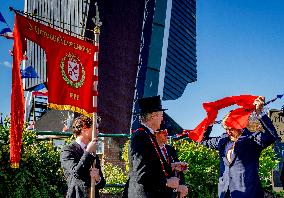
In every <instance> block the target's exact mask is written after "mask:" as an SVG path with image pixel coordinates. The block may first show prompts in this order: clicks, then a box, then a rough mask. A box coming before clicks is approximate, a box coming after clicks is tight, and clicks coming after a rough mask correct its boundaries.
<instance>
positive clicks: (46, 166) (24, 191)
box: [0, 123, 66, 198]
mask: <svg viewBox="0 0 284 198" xmlns="http://www.w3.org/2000/svg"><path fill="white" fill-rule="evenodd" d="M36 138H37V135H36V133H35V132H34V131H26V130H24V131H23V137H22V154H21V159H20V168H16V169H13V168H11V167H10V145H9V123H5V125H4V126H3V127H0V140H1V143H0V161H1V164H0V181H1V182H0V197H15V198H21V197H23V198H26V197H30V198H36V197H41V198H42V197H43V198H44V197H46V198H49V197H64V196H63V195H64V192H65V190H66V182H65V180H64V177H63V172H62V170H61V168H60V159H59V158H60V152H59V150H57V149H56V148H54V147H53V144H52V142H51V141H38V140H37V139H36Z"/></svg>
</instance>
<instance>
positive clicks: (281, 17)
mask: <svg viewBox="0 0 284 198" xmlns="http://www.w3.org/2000/svg"><path fill="white" fill-rule="evenodd" d="M283 52H284V1H283V0H272V1H268V0H234V1H228V0H206V1H202V0H200V1H197V76H198V79H197V81H196V82H194V83H191V84H188V86H187V88H186V90H185V92H184V94H183V95H182V97H181V98H179V99H177V100H174V101H166V102H164V103H163V104H164V106H165V107H167V108H168V109H169V110H168V111H167V113H168V114H169V115H170V116H172V118H174V119H175V120H176V121H177V123H178V124H180V125H181V126H182V127H183V128H187V129H193V128H195V127H196V126H197V124H198V123H199V122H200V121H202V120H203V118H205V116H206V113H205V111H204V109H203V107H202V103H203V102H210V101H215V100H218V99H221V98H223V97H226V96H232V95H241V94H252V95H263V96H265V97H266V99H267V100H270V99H273V98H274V97H276V95H277V94H284V61H283V59H284V56H283ZM283 105H284V98H282V99H280V100H277V101H276V102H274V103H271V104H270V105H269V106H268V107H269V108H270V109H273V108H274V109H281V107H282V106H283ZM232 108H234V107H232ZM229 110H230V108H226V109H223V110H221V111H220V115H219V116H218V119H221V118H222V117H223V116H224V115H225V113H228V111H229ZM214 128H215V132H216V134H220V133H222V132H223V131H222V132H219V131H220V130H219V129H220V127H219V126H217V127H214ZM216 130H217V131H216ZM218 130H219V131H218Z"/></svg>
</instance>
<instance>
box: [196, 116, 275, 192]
mask: <svg viewBox="0 0 284 198" xmlns="http://www.w3.org/2000/svg"><path fill="white" fill-rule="evenodd" d="M260 122H261V124H262V126H263V129H264V130H265V132H255V133H251V132H250V131H249V130H248V129H246V128H245V129H244V130H243V133H242V135H241V136H240V137H239V139H238V140H237V141H236V143H235V147H234V153H233V155H232V161H231V163H229V161H228V160H227V157H226V152H227V150H228V145H230V144H232V142H231V140H230V139H229V137H228V135H227V134H223V135H222V136H220V137H210V138H209V134H210V132H211V130H212V127H209V128H208V130H207V132H206V133H205V137H204V139H203V141H202V142H201V143H202V144H203V145H205V146H207V147H209V148H212V149H216V150H218V151H219V156H220V176H219V183H218V195H219V197H220V198H224V197H225V194H226V192H227V191H228V190H229V192H230V195H231V197H232V198H262V197H264V193H263V190H262V188H261V182H260V178H259V175H258V169H259V157H260V154H261V151H262V150H263V149H264V148H266V147H268V146H269V145H271V144H273V143H274V142H275V141H276V140H277V139H278V138H279V137H278V135H277V132H276V130H275V128H274V126H273V124H272V122H271V120H270V119H269V117H268V116H267V115H264V116H263V117H262V118H260Z"/></svg>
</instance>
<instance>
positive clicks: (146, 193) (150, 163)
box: [128, 125, 173, 198]
mask: <svg viewBox="0 0 284 198" xmlns="http://www.w3.org/2000/svg"><path fill="white" fill-rule="evenodd" d="M149 136H150V137H151V138H152V139H153V142H154V144H155V145H156V148H157V149H158V152H159V154H160V156H161V159H162V161H163V164H164V167H165V171H166V172H167V173H168V174H169V176H168V177H171V176H173V173H172V171H171V167H170V166H169V165H168V164H167V162H166V161H165V160H164V158H163V157H162V153H161V151H160V149H159V146H158V143H157V141H156V138H155V136H154V135H153V134H151V132H150V131H149V129H147V128H146V127H144V126H143V125H141V126H140V128H139V130H137V131H136V132H135V133H133V134H132V137H131V142H130V147H129V188H128V197H129V198H156V197H163V198H168V197H171V196H172V190H171V188H168V187H166V182H167V180H166V179H167V177H166V176H165V174H164V172H163V170H162V166H161V162H160V158H159V156H158V154H157V151H156V150H155V147H154V145H153V143H152V142H151V139H150V138H149Z"/></svg>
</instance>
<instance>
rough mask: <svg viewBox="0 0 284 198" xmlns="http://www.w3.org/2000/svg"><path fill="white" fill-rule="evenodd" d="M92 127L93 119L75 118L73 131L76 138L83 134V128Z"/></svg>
mask: <svg viewBox="0 0 284 198" xmlns="http://www.w3.org/2000/svg"><path fill="white" fill-rule="evenodd" d="M92 125H93V120H92V118H89V117H86V116H83V115H81V116H79V117H77V118H75V120H74V122H73V124H72V130H73V133H74V135H75V137H77V136H78V135H80V134H81V131H82V129H83V128H91V127H92Z"/></svg>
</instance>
